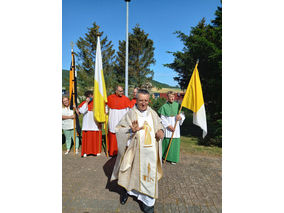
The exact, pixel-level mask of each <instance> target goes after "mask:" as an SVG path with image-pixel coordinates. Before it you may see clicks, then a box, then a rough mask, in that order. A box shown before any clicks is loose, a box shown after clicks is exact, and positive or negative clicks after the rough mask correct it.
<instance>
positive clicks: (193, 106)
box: [181, 63, 207, 138]
mask: <svg viewBox="0 0 284 213" xmlns="http://www.w3.org/2000/svg"><path fill="white" fill-rule="evenodd" d="M197 65H198V63H197V64H196V65H195V68H194V71H193V73H192V76H191V79H190V81H189V84H188V86H187V89H186V92H185V95H184V98H183V101H182V103H181V106H182V107H185V108H188V109H190V110H192V111H193V124H195V125H197V126H199V127H200V128H201V129H202V130H203V135H202V136H203V138H204V137H205V136H206V135H207V122H206V113H205V106H204V100H203V93H202V88H201V82H200V78H199V74H198V70H197Z"/></svg>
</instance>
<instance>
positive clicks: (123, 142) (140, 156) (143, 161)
mask: <svg viewBox="0 0 284 213" xmlns="http://www.w3.org/2000/svg"><path fill="white" fill-rule="evenodd" d="M149 97H150V94H149V92H148V91H147V90H142V89H141V90H139V91H138V94H137V103H136V105H135V106H134V107H133V108H132V109H131V110H130V111H129V112H127V113H126V114H125V115H124V116H123V118H122V119H121V120H120V122H119V124H118V125H117V126H116V130H115V131H116V137H117V143H118V156H117V159H116V162H115V166H114V170H113V173H112V177H111V180H115V179H118V184H119V185H120V186H122V187H123V188H124V189H125V190H126V191H127V193H128V194H127V193H125V194H123V195H122V197H121V204H125V203H126V201H127V198H128V195H131V196H136V197H137V199H138V200H140V201H141V202H142V208H143V211H144V212H149V213H150V212H154V204H155V199H157V198H158V180H160V179H161V177H162V175H163V172H162V139H163V137H164V127H163V125H162V122H161V119H160V118H159V116H158V115H157V113H156V112H155V111H154V110H153V109H151V107H149V106H148V104H149Z"/></svg>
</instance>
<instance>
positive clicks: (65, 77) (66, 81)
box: [62, 69, 178, 89]
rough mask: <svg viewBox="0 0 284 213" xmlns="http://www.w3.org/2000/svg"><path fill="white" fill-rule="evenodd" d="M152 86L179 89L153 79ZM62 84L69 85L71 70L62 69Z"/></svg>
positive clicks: (66, 86)
mask: <svg viewBox="0 0 284 213" xmlns="http://www.w3.org/2000/svg"><path fill="white" fill-rule="evenodd" d="M151 83H152V86H153V87H156V88H175V89H178V87H177V86H175V87H173V86H170V85H168V84H165V83H160V82H158V81H155V80H152V82H151ZM62 86H63V87H65V88H66V89H67V88H68V87H69V70H64V69H63V70H62Z"/></svg>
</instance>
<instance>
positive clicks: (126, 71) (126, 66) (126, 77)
mask: <svg viewBox="0 0 284 213" xmlns="http://www.w3.org/2000/svg"><path fill="white" fill-rule="evenodd" d="M130 1H131V0H125V2H126V50H125V52H126V55H125V96H126V97H128V3H129V2H130Z"/></svg>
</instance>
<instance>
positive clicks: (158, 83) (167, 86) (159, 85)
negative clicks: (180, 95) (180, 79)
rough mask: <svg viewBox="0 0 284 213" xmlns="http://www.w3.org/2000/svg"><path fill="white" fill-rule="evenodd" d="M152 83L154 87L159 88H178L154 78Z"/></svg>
mask: <svg viewBox="0 0 284 213" xmlns="http://www.w3.org/2000/svg"><path fill="white" fill-rule="evenodd" d="M152 85H153V87H157V88H178V87H177V86H174V87H173V86H170V85H168V84H164V83H160V82H158V81H155V80H152Z"/></svg>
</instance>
